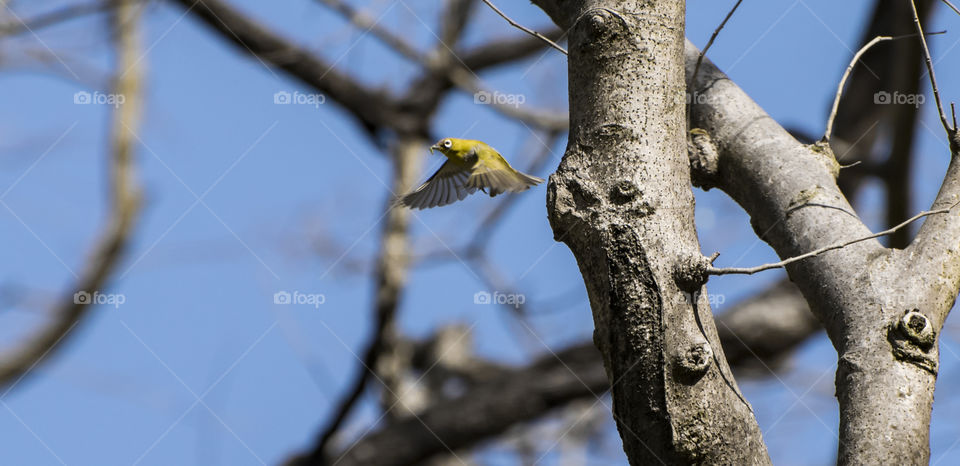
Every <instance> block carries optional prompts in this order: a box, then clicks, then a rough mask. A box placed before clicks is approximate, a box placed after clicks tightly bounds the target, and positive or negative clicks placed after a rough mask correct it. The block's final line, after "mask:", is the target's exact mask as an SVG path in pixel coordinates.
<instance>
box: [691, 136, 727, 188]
mask: <svg viewBox="0 0 960 466" xmlns="http://www.w3.org/2000/svg"><path fill="white" fill-rule="evenodd" d="M687 157H689V158H690V181H691V182H692V183H693V185H694V186H696V187H698V188H701V189H703V190H704V191H709V190H710V188H713V187H716V185H717V180H716V178H717V170H718V167H719V165H720V154H719V153H718V152H717V147H716V146H715V145H714V144H713V139H711V138H710V133H707V131H706V130H704V129H701V128H694V129H691V130H690V137H689V138H688V139H687Z"/></svg>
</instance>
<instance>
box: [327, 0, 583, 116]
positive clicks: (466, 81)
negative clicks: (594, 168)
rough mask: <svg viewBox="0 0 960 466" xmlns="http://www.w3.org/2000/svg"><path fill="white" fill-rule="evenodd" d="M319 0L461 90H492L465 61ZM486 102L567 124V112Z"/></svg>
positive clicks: (336, 1)
mask: <svg viewBox="0 0 960 466" xmlns="http://www.w3.org/2000/svg"><path fill="white" fill-rule="evenodd" d="M319 1H321V2H323V3H325V4H327V5H329V6H331V7H332V8H333V9H334V10H335V11H336V12H338V13H340V14H341V15H343V16H344V17H345V18H346V19H347V20H349V21H350V22H351V23H353V25H354V26H356V27H358V28H360V29H363V30H370V33H371V34H372V35H373V36H374V37H377V38H378V39H380V40H381V41H382V42H383V43H384V44H385V45H387V46H389V47H391V48H393V49H394V50H395V51H396V52H398V53H400V55H402V56H403V57H405V58H407V59H409V60H411V61H413V62H415V63H418V64H420V65H421V66H423V67H424V68H425V69H427V70H428V71H430V72H432V73H437V74H444V75H446V77H447V78H448V79H449V80H450V82H451V83H453V84H454V85H455V86H456V87H458V88H460V89H461V90H463V91H465V92H467V93H470V94H473V95H478V94H492V92H491V91H489V90H487V89H485V88H484V87H483V86H481V84H480V82H479V81H480V79H479V77H478V76H477V75H476V74H474V72H473V71H472V70H470V69H469V67H468V66H466V64H465V63H463V62H461V63H460V64H461V65H463V66H455V65H447V64H445V63H444V62H445V61H446V60H437V59H432V58H430V57H427V56H426V55H424V54H423V53H420V52H419V51H417V50H416V48H415V47H413V46H412V45H411V44H409V43H407V42H406V40H404V39H403V38H401V37H399V36H397V35H395V34H393V33H391V32H389V31H387V30H386V29H383V28H380V27H378V26H376V24H375V22H374V21H373V19H371V18H370V17H368V16H367V15H364V14H363V13H361V12H359V11H357V10H356V9H354V8H353V7H352V6H350V5H348V4H346V3H345V2H343V1H341V0H319ZM415 91H416V90H415ZM488 103H489V104H490V107H491V108H493V109H494V110H496V111H497V112H498V113H500V114H502V115H504V116H507V117H509V118H514V119H517V120H520V121H523V122H525V123H528V124H530V125H532V126H536V127H538V128H543V129H546V130H566V128H567V126H568V121H567V118H566V115H562V116H560V117H558V116H557V115H556V114H555V113H553V112H546V111H537V110H528V109H525V108H521V107H519V106H514V105H508V104H505V103H502V102H497V101H494V100H489V102H488Z"/></svg>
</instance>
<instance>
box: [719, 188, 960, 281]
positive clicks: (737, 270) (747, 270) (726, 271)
mask: <svg viewBox="0 0 960 466" xmlns="http://www.w3.org/2000/svg"><path fill="white" fill-rule="evenodd" d="M958 204H960V201H957V202H956V203H954V204H953V205H951V206H950V207H946V208H943V209H937V210H927V211H923V212H920V213H919V214H917V215H914V216H913V217H910V218H908V219H907V220H904V221H903V222H901V223H900V224H898V225H896V226H894V227H892V228H890V229H888V230H884V231H881V232H880V233H874V234H872V235H869V236H864V237H862V238H857V239H854V240H850V241H843V242H840V243H836V244H832V245H830V246H825V247H822V248H820V249H816V250H813V251H810V252H808V253H806V254H801V255H799V256H794V257H791V258H789V259H784V260H782V261H780V262H774V263H771V264H764V265H758V266H756V267H722V268H717V267H707V275H731V274H740V275H753V274H755V273H757V272H763V271H764V270H770V269H779V268H783V267H786V266H788V265H790V264H792V263H794V262H798V261H801V260H803V259H807V258H810V257H813V256H818V255H820V254H823V253H825V252H827V251H832V250H834V249H840V248H844V247H847V246H850V245H851V244H855V243H860V242H863V241H867V240H871V239H874V238H879V237H881V236H887V235H890V234H893V233H895V232H896V231H897V230H900V229H901V228H904V227H906V226H907V225H909V224H911V223H913V222H915V221H917V220H919V219H921V218H923V217H926V216H929V215H935V214H945V213H948V212H950V210H951V209H953V208H954V207H956V206H957V205H958Z"/></svg>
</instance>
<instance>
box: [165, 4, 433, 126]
mask: <svg viewBox="0 0 960 466" xmlns="http://www.w3.org/2000/svg"><path fill="white" fill-rule="evenodd" d="M175 1H176V2H177V3H180V4H181V5H183V6H184V7H186V8H187V9H188V11H189V12H191V13H193V15H194V16H196V17H197V18H199V19H201V20H202V21H203V22H204V23H206V24H207V26H209V27H210V28H211V29H212V30H214V31H216V32H217V33H218V34H220V36H222V37H223V38H224V39H226V40H228V41H230V42H232V43H233V44H235V45H237V46H239V47H241V48H242V49H243V50H245V51H247V52H249V53H250V54H251V55H253V56H254V57H256V58H257V59H258V60H261V61H262V62H263V63H264V64H265V65H267V64H269V65H273V66H277V67H279V68H280V69H282V70H284V71H286V72H287V73H289V74H290V75H292V76H293V77H295V78H297V79H299V80H300V81H302V82H303V83H305V84H307V85H309V86H311V87H313V88H314V89H317V90H318V91H320V92H323V93H324V94H326V95H327V96H328V97H329V98H330V99H332V100H334V101H336V102H337V103H339V104H340V105H342V106H343V107H344V108H345V109H347V110H348V111H349V112H350V113H351V114H353V116H354V117H355V118H357V119H358V120H359V121H360V123H361V124H362V125H363V126H364V127H365V128H367V129H368V130H370V131H375V130H378V129H383V128H391V129H394V130H396V131H397V132H400V133H418V132H421V131H420V130H421V128H417V125H418V124H419V123H420V122H418V121H411V119H409V118H405V117H404V115H403V114H402V113H401V112H400V111H399V110H397V108H396V105H395V104H396V102H395V100H394V99H393V98H392V97H391V96H390V95H387V94H385V93H384V92H380V91H374V90H371V89H369V88H367V87H366V86H363V85H362V84H360V83H359V82H358V81H357V80H355V79H353V77H351V76H349V75H347V74H345V73H343V72H341V71H340V70H338V69H337V68H336V67H334V66H332V64H331V63H328V62H327V61H326V60H323V59H322V58H320V57H318V56H316V55H315V54H313V53H312V52H310V51H308V50H306V49H305V48H303V47H300V46H298V45H296V44H294V43H292V42H290V41H289V40H287V39H285V38H282V37H280V36H278V35H276V34H275V33H273V32H272V31H270V30H269V29H267V28H266V27H264V26H262V25H260V24H259V23H257V22H256V21H254V20H253V19H251V18H249V17H247V16H246V15H244V14H242V13H240V12H239V11H237V10H236V9H234V8H233V7H232V6H230V4H229V3H227V2H224V1H223V0H202V1H201V0H175Z"/></svg>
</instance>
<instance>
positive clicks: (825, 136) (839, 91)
mask: <svg viewBox="0 0 960 466" xmlns="http://www.w3.org/2000/svg"><path fill="white" fill-rule="evenodd" d="M944 32H946V31H938V32H928V33H927V35H928V36H933V35H937V34H943V33H944ZM916 35H917V34H904V35H902V36H895V37H894V36H877V37H874V38H873V40H871V41H870V42H867V44H866V45H864V46H863V47H861V48H860V50H858V51H857V53H856V54H854V55H853V59H852V60H850V64H849V65H847V69H846V70H844V72H843V76H842V77H841V78H840V84H839V85H838V86H837V94H836V96H835V97H834V98H833V108H832V109H831V110H830V117H829V118H827V129H826V131H824V133H823V138H822V139H821V141H823V142H829V141H830V136H831V135H832V133H833V120H834V119H835V118H836V117H837V110H838V109H839V108H840V97H842V96H843V86H844V85H845V84H846V82H847V78H848V77H850V72H851V71H853V67H854V66H856V65H857V62H859V61H860V57H862V56H863V54H865V53H867V50H869V49H870V48H871V47H873V46H874V45H876V44H878V43H880V42H884V41H888V40H900V39H905V38H907V37H913V36H916Z"/></svg>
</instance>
